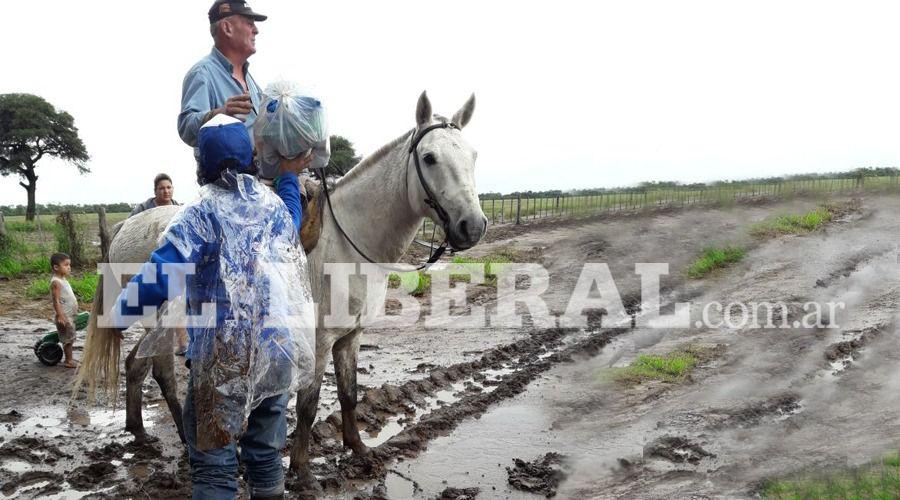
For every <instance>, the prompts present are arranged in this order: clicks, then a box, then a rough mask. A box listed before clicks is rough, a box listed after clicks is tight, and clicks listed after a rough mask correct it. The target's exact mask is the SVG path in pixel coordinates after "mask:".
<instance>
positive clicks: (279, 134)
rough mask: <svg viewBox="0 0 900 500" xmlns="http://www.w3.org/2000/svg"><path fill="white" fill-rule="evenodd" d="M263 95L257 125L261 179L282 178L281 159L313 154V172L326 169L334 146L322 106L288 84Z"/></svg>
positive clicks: (269, 87) (283, 82)
mask: <svg viewBox="0 0 900 500" xmlns="http://www.w3.org/2000/svg"><path fill="white" fill-rule="evenodd" d="M263 95H264V96H263V102H262V107H261V110H260V113H259V116H258V117H257V119H256V122H255V123H254V125H253V135H254V137H255V140H256V141H257V153H258V154H259V163H260V169H259V175H260V177H263V178H265V179H274V178H275V177H276V176H277V175H278V163H279V161H280V158H279V155H280V156H283V157H285V158H288V159H293V158H296V157H297V156H300V155H302V154H306V152H307V151H310V150H311V151H312V155H313V160H312V163H311V164H310V167H309V168H311V169H316V168H325V166H327V165H328V160H329V159H330V158H331V145H330V144H329V141H328V127H327V124H326V122H325V109H324V108H323V107H322V103H321V102H320V101H319V100H318V99H316V98H314V97H310V96H307V95H303V93H302V92H301V90H300V88H299V87H298V86H297V85H296V84H295V83H293V82H288V81H280V82H275V83H273V84H271V85H269V86H268V87H266V90H265V92H263ZM259 141H261V142H262V144H259Z"/></svg>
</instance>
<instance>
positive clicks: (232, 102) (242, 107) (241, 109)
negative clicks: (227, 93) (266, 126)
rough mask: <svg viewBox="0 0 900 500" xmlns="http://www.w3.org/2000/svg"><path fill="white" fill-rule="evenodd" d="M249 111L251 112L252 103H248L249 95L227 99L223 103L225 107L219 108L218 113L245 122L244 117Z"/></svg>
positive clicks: (245, 117)
mask: <svg viewBox="0 0 900 500" xmlns="http://www.w3.org/2000/svg"><path fill="white" fill-rule="evenodd" d="M251 111H253V103H252V102H251V101H250V94H241V95H236V96H233V97H229V98H228V100H227V101H225V105H224V106H222V107H221V108H219V113H223V114H226V115H228V116H233V117H235V118H237V119H239V120H241V121H245V120H246V119H247V116H246V115H249V114H250V112H251Z"/></svg>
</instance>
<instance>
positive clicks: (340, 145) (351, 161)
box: [325, 135, 360, 176]
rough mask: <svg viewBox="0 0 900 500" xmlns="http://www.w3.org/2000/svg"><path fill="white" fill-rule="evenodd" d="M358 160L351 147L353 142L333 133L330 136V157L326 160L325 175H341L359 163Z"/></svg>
mask: <svg viewBox="0 0 900 500" xmlns="http://www.w3.org/2000/svg"><path fill="white" fill-rule="evenodd" d="M359 160H360V158H359V157H358V156H356V150H355V149H353V143H352V142H350V140H349V139H347V138H345V137H341V136H339V135H333V136H331V159H330V160H329V161H328V166H327V167H326V169H325V175H326V176H328V175H337V176H342V175H344V174H346V173H347V172H349V171H350V169H351V168H353V166H354V165H356V164H357V163H359Z"/></svg>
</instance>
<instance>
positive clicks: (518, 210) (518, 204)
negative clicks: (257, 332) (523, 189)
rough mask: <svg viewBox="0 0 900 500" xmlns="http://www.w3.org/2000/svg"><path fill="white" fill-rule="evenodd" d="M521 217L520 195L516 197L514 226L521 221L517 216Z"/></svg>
mask: <svg viewBox="0 0 900 500" xmlns="http://www.w3.org/2000/svg"><path fill="white" fill-rule="evenodd" d="M520 215H522V195H520V194H517V195H516V224H517V225H518V224H519V223H520V222H521V220H520V219H519V216H520Z"/></svg>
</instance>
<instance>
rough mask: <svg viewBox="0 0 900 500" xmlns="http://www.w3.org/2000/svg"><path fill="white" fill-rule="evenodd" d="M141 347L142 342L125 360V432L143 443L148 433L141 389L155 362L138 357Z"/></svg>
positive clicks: (139, 342)
mask: <svg viewBox="0 0 900 500" xmlns="http://www.w3.org/2000/svg"><path fill="white" fill-rule="evenodd" d="M141 340H143V338H142V339H141ZM140 345H141V341H138V343H137V345H135V346H134V349H132V350H131V352H130V353H128V357H127V358H125V381H126V383H125V430H126V431H128V432H130V433H132V434H133V435H134V437H135V439H137V440H139V441H142V440H145V439H147V433H146V432H145V431H144V417H143V415H142V414H141V403H142V401H143V397H144V395H143V393H142V392H141V389H142V386H143V385H144V379H145V378H147V374H148V373H150V367H151V365H152V364H153V362H152V361H151V360H150V359H149V358H138V357H137V351H138V346H140Z"/></svg>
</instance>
